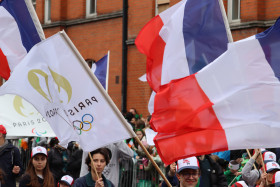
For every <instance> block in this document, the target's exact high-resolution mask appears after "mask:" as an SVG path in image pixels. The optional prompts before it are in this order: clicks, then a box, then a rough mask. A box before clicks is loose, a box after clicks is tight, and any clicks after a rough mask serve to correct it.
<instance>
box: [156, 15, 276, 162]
mask: <svg viewBox="0 0 280 187" xmlns="http://www.w3.org/2000/svg"><path fill="white" fill-rule="evenodd" d="M279 49H280V20H279V19H278V20H277V21H276V23H275V25H274V26H272V27H271V28H269V29H268V30H266V31H265V32H263V33H260V34H257V35H256V36H254V37H250V38H249V39H245V40H241V41H238V42H235V43H230V44H229V45H228V50H227V51H226V52H225V53H223V54H222V55H221V56H220V57H218V58H217V59H216V60H215V61H213V62H212V63H211V64H209V65H207V66H206V67H204V68H203V69H201V70H200V71H198V72H197V73H195V74H192V75H190V76H187V77H185V78H181V79H177V80H173V81H171V82H170V83H169V84H167V85H164V86H161V87H160V89H159V91H158V92H157V94H156V96H155V108H154V113H153V116H152V122H151V125H152V127H153V128H154V129H155V130H156V131H157V132H158V135H157V136H156V137H155V139H154V141H155V145H156V147H157V150H158V153H159V155H160V156H161V158H162V160H163V161H164V162H165V163H166V164H168V163H172V162H173V161H176V160H178V159H181V158H185V157H189V156H193V155H203V154H209V153H212V152H217V151H225V150H234V149H250V148H260V147H269V148H273V147H279V146H280V136H279V133H280V82H279V75H280V65H279V62H280V53H279Z"/></svg>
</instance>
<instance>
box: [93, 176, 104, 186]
mask: <svg viewBox="0 0 280 187" xmlns="http://www.w3.org/2000/svg"><path fill="white" fill-rule="evenodd" d="M95 187H104V183H103V180H102V178H99V179H98V180H97V181H96V183H95Z"/></svg>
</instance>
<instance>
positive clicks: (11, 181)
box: [0, 143, 24, 187]
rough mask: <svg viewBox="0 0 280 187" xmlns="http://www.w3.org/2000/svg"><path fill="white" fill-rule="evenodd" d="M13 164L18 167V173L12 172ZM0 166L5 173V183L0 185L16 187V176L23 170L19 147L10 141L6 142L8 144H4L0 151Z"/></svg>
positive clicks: (2, 186)
mask: <svg viewBox="0 0 280 187" xmlns="http://www.w3.org/2000/svg"><path fill="white" fill-rule="evenodd" d="M14 166H19V167H20V172H19V174H14V173H13V172H12V170H13V167H14ZM0 168H1V169H2V170H3V171H4V173H5V174H4V181H5V184H1V187H16V177H19V176H21V175H22V174H23V173H24V171H23V168H22V163H21V159H20V153H19V149H18V148H17V147H15V146H13V145H12V144H11V143H8V145H6V146H5V148H4V149H3V150H2V151H1V152H0Z"/></svg>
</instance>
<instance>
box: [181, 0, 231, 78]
mask: <svg viewBox="0 0 280 187" xmlns="http://www.w3.org/2000/svg"><path fill="white" fill-rule="evenodd" d="M183 35H184V41H185V50H186V57H187V60H188V65H189V70H190V74H193V73H196V72H197V71H199V70H200V69H201V68H203V67H204V66H206V65H207V64H209V63H210V62H212V61H213V60H215V59H216V58H217V57H218V56H220V55H221V54H222V53H223V52H225V51H226V50H227V43H228V39H227V34H226V29H225V24H224V21H223V17H222V14H221V9H220V6H219V2H218V0H211V1H209V0H188V1H187V2H186V6H185V13H184V20H183Z"/></svg>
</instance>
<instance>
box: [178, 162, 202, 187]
mask: <svg viewBox="0 0 280 187" xmlns="http://www.w3.org/2000/svg"><path fill="white" fill-rule="evenodd" d="M176 175H177V178H178V180H179V181H180V187H195V186H196V185H197V183H198V180H199V177H200V168H199V162H198V160H197V158H196V157H189V158H185V159H182V160H178V162H177V174H176Z"/></svg>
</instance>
